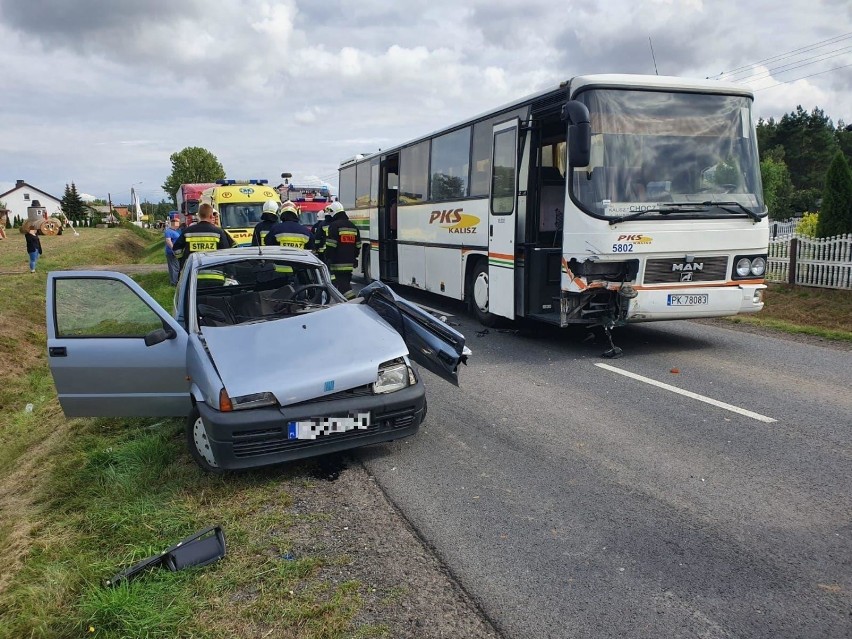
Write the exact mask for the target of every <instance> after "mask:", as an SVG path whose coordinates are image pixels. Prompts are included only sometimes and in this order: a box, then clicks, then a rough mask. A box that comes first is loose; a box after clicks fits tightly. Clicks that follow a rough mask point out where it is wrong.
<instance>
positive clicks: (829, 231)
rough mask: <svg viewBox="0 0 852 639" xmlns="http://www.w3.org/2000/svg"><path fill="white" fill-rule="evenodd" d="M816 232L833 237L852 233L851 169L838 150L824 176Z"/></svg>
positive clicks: (822, 235) (821, 235)
mask: <svg viewBox="0 0 852 639" xmlns="http://www.w3.org/2000/svg"><path fill="white" fill-rule="evenodd" d="M820 213H821V215H820V220H819V224H818V225H817V233H818V234H819V236H820V237H833V236H835V235H843V234H844V233H852V170H850V168H849V164H848V163H847V162H846V157H845V156H844V155H843V153H840V152H839V151H838V152H837V154H836V155H835V156H834V160H833V161H832V163H831V166H830V167H829V168H828V173H827V174H826V176H825V190H824V192H823V196H822V208H821V209H820Z"/></svg>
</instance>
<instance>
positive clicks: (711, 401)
mask: <svg viewBox="0 0 852 639" xmlns="http://www.w3.org/2000/svg"><path fill="white" fill-rule="evenodd" d="M595 366H597V367H598V368H603V369H604V370H608V371H612V372H613V373H618V374H619V375H624V376H625V377H629V378H631V379H635V380H638V381H640V382H645V383H646V384H650V385H651V386H656V387H658V388H663V389H665V390H668V391H671V392H673V393H677V394H678V395H683V396H684V397H691V398H692V399H697V400H698V401H699V402H704V403H705V404H712V405H713V406H718V407H719V408H724V409H725V410H729V411H731V412H733V413H739V414H740V415H745V416H746V417H751V418H752V419H756V420H757V421H760V422H766V423H767V424H770V423H772V422H775V421H778V420H777V419H772V418H771V417H767V416H766V415H761V414H760V413H753V412H752V411H750V410H746V409H745V408H740V407H739V406H734V405H732V404H726V403H725V402H720V401H719V400H718V399H713V398H712V397H705V396H704V395H699V394H698V393H693V392H691V391H688V390H683V389H682V388H678V387H677V386H672V385H671V384H665V383H663V382H658V381H657V380H655V379H651V378H650V377H644V376H642V375H637V374H636V373H631V372H630V371H626V370H623V369H621V368H616V367H615V366H610V365H609V364H600V363H598V364H595Z"/></svg>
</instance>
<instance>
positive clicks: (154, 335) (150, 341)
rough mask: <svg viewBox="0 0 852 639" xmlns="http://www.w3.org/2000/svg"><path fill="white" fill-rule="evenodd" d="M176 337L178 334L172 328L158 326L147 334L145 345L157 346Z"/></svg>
mask: <svg viewBox="0 0 852 639" xmlns="http://www.w3.org/2000/svg"><path fill="white" fill-rule="evenodd" d="M175 337H177V335H176V334H175V332H174V331H173V330H172V329H170V328H156V329H154V330H153V331H151V332H150V333H148V334H147V335H146V336H145V346H155V345H157V344H159V343H161V342H165V341H166V340H167V339H173V338H175Z"/></svg>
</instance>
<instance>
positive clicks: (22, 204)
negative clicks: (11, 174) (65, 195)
mask: <svg viewBox="0 0 852 639" xmlns="http://www.w3.org/2000/svg"><path fill="white" fill-rule="evenodd" d="M33 200H38V203H39V204H40V205H41V206H42V207H44V208H45V209H47V215H48V217H49V216H51V215H54V214H56V213H59V212H60V211H61V210H62V202H61V200H60V199H59V198H56V197H53V196H52V195H51V194H50V193H45V192H44V191H42V190H41V189H37V188H36V187H34V186H32V185H31V184H27V183H26V182H25V181H24V180H18V181H17V182H16V184H15V187H14V188H12V189H9V190H8V191H6V192H5V193H0V201H2V202H5V203H6V208H7V209H9V219H10V220H14V219H15V218H16V217H17V218H20V219H21V220H22V221H24V220H26V219H27V208H28V207H30V206H32V205H33Z"/></svg>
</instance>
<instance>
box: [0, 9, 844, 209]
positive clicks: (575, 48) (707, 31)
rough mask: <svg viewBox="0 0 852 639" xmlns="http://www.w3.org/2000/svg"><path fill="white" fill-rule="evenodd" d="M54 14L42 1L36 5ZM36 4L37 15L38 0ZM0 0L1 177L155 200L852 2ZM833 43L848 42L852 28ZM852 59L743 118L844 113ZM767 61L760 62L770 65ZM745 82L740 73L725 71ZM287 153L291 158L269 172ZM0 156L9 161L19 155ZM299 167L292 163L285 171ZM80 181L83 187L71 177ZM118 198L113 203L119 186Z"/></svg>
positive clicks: (821, 35)
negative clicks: (178, 167)
mask: <svg viewBox="0 0 852 639" xmlns="http://www.w3.org/2000/svg"><path fill="white" fill-rule="evenodd" d="M46 6H48V7H53V8H52V10H50V11H43V10H41V9H44V7H46ZM39 7H41V9H39ZM103 7H104V4H103V2H100V1H99V0H78V2H76V3H75V6H74V10H73V11H69V10H67V6H66V4H65V3H64V1H63V0H40V2H39V3H23V2H18V1H17V0H0V40H2V41H3V42H4V46H3V47H2V49H0V68H2V69H3V70H4V74H3V79H2V81H0V88H2V90H3V95H4V100H3V104H2V106H0V110H2V111H0V113H2V116H3V118H2V119H3V122H4V127H3V135H2V136H0V157H2V158H4V159H3V162H2V163H0V182H10V181H11V182H12V183H14V179H16V178H19V177H26V178H27V179H28V180H29V181H31V182H32V183H34V184H39V185H40V188H45V190H47V191H48V192H62V190H63V189H64V185H65V183H66V182H70V181H72V180H74V181H75V182H76V183H77V185H78V187H80V188H85V189H86V190H87V191H90V192H94V193H103V194H106V193H107V192H113V193H116V192H117V193H126V192H129V184H131V183H133V182H137V181H139V180H144V183H145V187H146V188H148V189H149V192H147V193H144V196H145V197H148V198H150V199H159V197H164V196H165V194H163V193H162V192H160V191H159V187H158V185H159V184H162V182H163V181H164V180H165V177H166V175H167V174H168V172H169V169H170V165H169V160H168V158H169V155H170V154H171V153H173V152H174V151H177V150H180V149H181V148H183V147H185V146H202V147H205V148H208V149H210V150H211V151H212V152H213V153H215V154H216V155H217V156H218V157H219V159H220V160H221V161H222V162H223V164H224V166H225V168H226V170H227V171H228V173H229V175H230V176H232V177H270V176H276V175H279V174H280V173H281V171H282V170H290V171H292V172H294V173H296V174H302V172H304V173H306V174H313V175H317V176H321V177H322V178H324V179H327V180H331V181H332V183H335V182H336V178H334V176H335V173H336V168H337V162H338V161H339V160H340V159H342V158H345V157H351V156H353V155H355V154H356V153H359V152H365V151H374V150H376V149H378V148H386V147H388V146H391V145H393V144H396V143H399V142H403V141H405V140H406V139H409V138H413V137H416V136H419V135H422V134H425V133H427V132H429V131H433V130H435V129H437V128H439V127H441V126H444V125H447V124H450V123H453V122H457V121H460V120H462V119H464V118H466V117H469V116H472V115H476V114H478V113H482V112H484V111H486V110H488V109H491V108H493V107H495V106H498V105H500V104H505V103H507V102H509V101H512V100H514V99H516V98H519V97H521V96H523V95H526V94H529V93H532V92H534V91H538V90H541V89H543V88H545V87H548V86H556V85H557V84H558V83H559V82H561V81H564V80H567V79H570V77H571V76H573V75H576V74H581V73H583V74H585V73H598V72H601V73H606V72H646V73H653V62H652V60H651V54H650V49H649V43H648V38H649V36H650V37H651V38H652V39H653V44H654V50H655V54H656V57H657V63H658V67H659V69H660V73H665V74H672V75H685V76H687V77H702V78H703V77H705V76H709V75H714V74H718V73H720V72H722V71H730V70H732V69H736V68H737V67H739V66H742V65H743V64H746V63H751V62H755V61H758V60H762V59H764V58H769V57H771V56H775V55H778V54H779V53H781V52H784V51H789V50H792V49H795V48H797V47H804V46H807V45H809V44H812V43H815V42H818V41H820V40H824V39H827V38H830V37H831V36H832V35H837V34H841V33H842V30H841V27H838V26H837V25H842V24H844V23H846V22H849V21H852V5H849V4H848V3H844V2H842V0H826V2H825V3H823V5H820V4H816V5H814V4H813V3H806V2H804V0H794V1H793V2H788V3H784V4H781V5H779V4H778V3H774V2H769V0H755V2H752V3H743V2H735V1H734V0H720V1H719V2H716V3H712V5H711V4H709V3H708V4H707V5H706V6H705V3H703V2H702V0H639V1H638V2H629V1H628V0H612V1H611V2H607V3H605V4H601V3H598V4H594V3H591V4H590V3H585V2H580V1H579V0H567V1H566V2H564V3H561V4H560V3H557V4H554V3H553V2H552V1H551V0H528V1H527V2H525V3H523V4H522V5H519V4H518V3H517V2H516V1H514V0H473V1H472V2H469V3H459V2H458V1H457V0H453V1H450V0H431V2H429V3H423V2H412V1H411V0H399V1H398V2H395V3H393V4H388V3H386V2H382V1H380V0H325V1H323V2H310V3H309V2H308V1H307V0H281V1H277V0H276V1H273V0H204V2H202V1H201V0H185V1H182V2H174V1H173V0H148V1H147V2H146V3H141V2H126V3H124V2H122V3H112V4H110V5H109V9H108V10H104V8H103ZM848 44H852V41H849V42H848ZM842 64H852V54H850V55H847V56H846V57H842V56H841V57H838V58H837V59H834V60H832V61H830V62H827V63H826V65H825V66H823V67H819V66H816V67H803V68H802V69H801V70H797V71H796V72H794V73H787V74H778V73H772V74H771V80H768V79H767V80H766V81H762V83H755V88H758V89H760V87H763V86H767V85H768V84H771V83H772V82H773V81H775V82H787V81H788V80H794V81H792V82H789V83H787V84H783V85H781V86H778V87H773V88H766V89H763V90H759V91H758V92H757V93H756V104H757V110H758V113H759V114H761V115H763V116H764V117H769V116H771V115H772V116H775V117H780V116H781V115H782V114H783V113H787V112H790V111H791V110H793V109H795V107H796V105H797V104H801V105H802V106H803V107H804V108H806V109H808V110H810V109H812V108H813V107H814V106H820V107H821V108H823V109H824V110H825V112H826V113H827V114H828V115H829V116H831V117H832V118H833V119H834V120H835V122H836V121H837V120H838V119H841V118H842V119H845V120H846V121H847V122H848V121H852V112H850V111H849V110H850V109H852V67H849V68H847V69H845V70H838V71H834V72H830V73H825V74H823V75H819V76H814V77H812V78H807V79H801V80H795V78H797V77H801V76H803V75H807V74H808V73H813V72H817V71H820V70H823V69H826V68H830V67H831V66H840V65H842ZM772 66H773V65H772V63H766V65H765V67H763V68H764V69H767V70H768V69H771V68H772ZM737 77H743V78H744V77H745V76H737ZM282 153H285V154H286V158H284V161H286V162H287V163H289V166H281V165H280V164H281V162H282ZM9 158H14V162H12V161H10V160H9ZM297 172H298V173H297ZM83 185H84V186H83ZM122 197H124V196H122Z"/></svg>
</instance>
